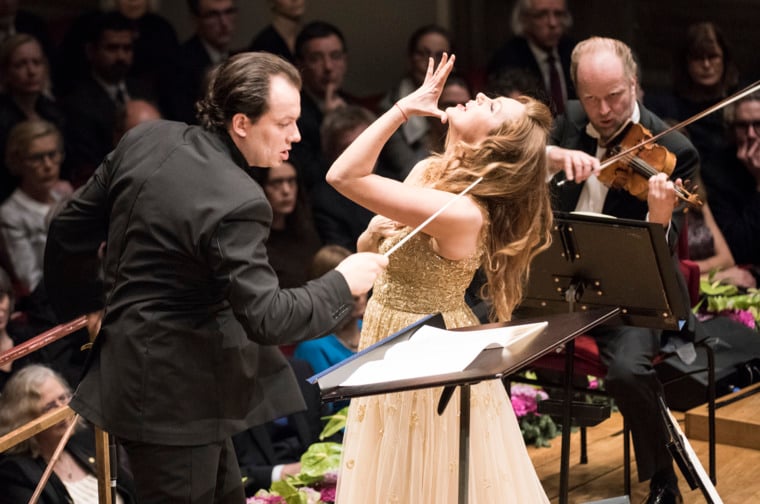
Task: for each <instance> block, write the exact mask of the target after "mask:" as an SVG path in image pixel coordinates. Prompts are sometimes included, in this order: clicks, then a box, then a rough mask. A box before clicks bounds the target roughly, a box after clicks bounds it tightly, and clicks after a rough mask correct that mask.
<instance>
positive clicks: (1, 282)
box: [0, 268, 37, 394]
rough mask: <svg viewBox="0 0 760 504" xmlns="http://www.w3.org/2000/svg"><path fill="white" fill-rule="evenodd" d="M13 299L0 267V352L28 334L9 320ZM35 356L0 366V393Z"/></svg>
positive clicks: (4, 274) (10, 284) (26, 337)
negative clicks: (14, 375)
mask: <svg viewBox="0 0 760 504" xmlns="http://www.w3.org/2000/svg"><path fill="white" fill-rule="evenodd" d="M15 301H16V295H15V292H14V288H13V284H12V282H11V278H10V276H8V274H7V273H6V272H5V271H4V270H3V269H2V268H0V354H2V353H3V352H6V351H8V350H10V349H11V348H13V347H15V346H16V345H18V344H19V343H22V342H24V341H26V340H27V339H29V336H30V335H29V334H28V332H27V331H25V330H24V328H23V327H19V325H18V324H14V323H13V322H12V321H11V315H12V314H13V313H14V311H13V310H14V309H15V304H16V303H15ZM36 358H37V356H36V355H34V354H31V355H27V356H25V357H21V358H20V359H16V360H15V361H13V362H8V363H7V364H3V365H2V366H0V394H1V393H2V391H3V387H5V384H6V382H7V381H8V379H9V378H10V377H11V376H12V375H13V374H14V373H15V372H17V371H18V370H19V369H21V368H23V367H24V366H26V365H27V364H29V363H31V362H33V361H34V360H35V359H36Z"/></svg>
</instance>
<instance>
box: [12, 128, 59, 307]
mask: <svg viewBox="0 0 760 504" xmlns="http://www.w3.org/2000/svg"><path fill="white" fill-rule="evenodd" d="M5 159H6V163H7V165H8V168H9V169H10V170H11V173H12V174H13V175H15V176H17V177H19V179H20V181H21V182H20V185H19V187H18V188H17V189H16V190H15V191H14V192H13V194H12V195H11V196H10V198H8V199H7V200H6V201H5V202H4V203H3V204H2V205H0V231H2V234H3V239H4V241H5V246H6V247H7V250H8V252H9V255H10V259H11V263H12V264H13V271H14V272H15V274H16V275H17V276H18V278H19V279H20V280H21V282H22V284H23V286H24V287H25V289H26V290H27V291H28V292H33V291H34V290H35V289H36V288H37V286H38V285H39V284H40V281H41V280H42V269H43V257H44V253H45V239H46V237H47V225H46V222H45V218H46V216H47V214H48V211H49V210H50V208H51V207H52V206H53V205H54V204H55V203H56V202H58V201H59V200H60V199H61V198H62V197H64V196H66V195H67V194H70V193H71V187H70V186H68V184H65V183H64V184H62V183H61V181H60V178H59V175H60V167H61V161H62V160H63V139H62V137H61V133H60V131H59V130H58V129H57V128H56V127H55V125H53V124H52V123H49V122H47V121H43V120H40V119H37V120H29V121H24V122H21V123H19V124H17V125H16V126H14V128H13V129H12V130H11V133H10V135H9V136H8V147H7V149H6V154H5Z"/></svg>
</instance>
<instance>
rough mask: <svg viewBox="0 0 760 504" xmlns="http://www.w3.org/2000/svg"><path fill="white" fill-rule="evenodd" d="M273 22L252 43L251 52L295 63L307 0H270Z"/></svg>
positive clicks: (249, 48)
mask: <svg viewBox="0 0 760 504" xmlns="http://www.w3.org/2000/svg"><path fill="white" fill-rule="evenodd" d="M269 5H270V7H271V9H272V22H271V23H270V24H269V25H267V26H266V27H264V29H263V30H261V31H260V32H259V33H257V34H256V36H255V37H254V38H253V40H252V41H251V44H250V45H249V46H248V50H249V51H266V52H270V53H272V54H276V55H277V56H280V57H282V58H285V59H286V60H288V61H290V62H291V63H295V51H296V37H297V36H298V32H299V31H301V26H302V21H303V15H304V12H305V11H306V0H295V1H294V0H269Z"/></svg>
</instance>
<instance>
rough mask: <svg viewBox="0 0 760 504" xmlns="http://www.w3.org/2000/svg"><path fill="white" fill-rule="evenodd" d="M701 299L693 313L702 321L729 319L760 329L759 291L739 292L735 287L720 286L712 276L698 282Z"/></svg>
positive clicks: (728, 285)
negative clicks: (721, 317) (720, 318)
mask: <svg viewBox="0 0 760 504" xmlns="http://www.w3.org/2000/svg"><path fill="white" fill-rule="evenodd" d="M699 293H700V296H701V299H700V301H699V303H698V304H697V306H695V307H694V312H695V313H696V314H697V315H698V316H700V317H701V318H702V319H703V320H704V319H708V318H712V317H715V316H725V317H729V318H731V319H733V320H735V321H737V322H740V323H742V324H744V325H746V326H747V327H750V328H752V329H755V330H758V328H760V290H758V289H747V290H746V291H742V290H740V289H739V288H738V287H736V286H735V285H730V284H722V283H720V281H715V280H713V277H712V275H710V276H709V277H708V278H703V279H701V280H700V282H699Z"/></svg>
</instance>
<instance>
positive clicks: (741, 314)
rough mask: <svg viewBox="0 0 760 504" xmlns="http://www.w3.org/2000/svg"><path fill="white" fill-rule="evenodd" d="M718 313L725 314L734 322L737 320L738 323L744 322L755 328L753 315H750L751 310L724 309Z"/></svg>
mask: <svg viewBox="0 0 760 504" xmlns="http://www.w3.org/2000/svg"><path fill="white" fill-rule="evenodd" d="M720 314H721V315H725V316H726V317H728V318H730V319H731V320H735V321H736V322H739V323H740V324H744V325H745V326H747V327H749V328H750V329H755V327H756V326H755V317H754V316H753V315H752V312H751V311H749V310H725V311H723V312H721V313H720Z"/></svg>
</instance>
